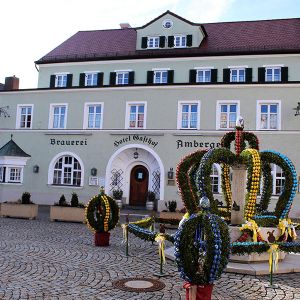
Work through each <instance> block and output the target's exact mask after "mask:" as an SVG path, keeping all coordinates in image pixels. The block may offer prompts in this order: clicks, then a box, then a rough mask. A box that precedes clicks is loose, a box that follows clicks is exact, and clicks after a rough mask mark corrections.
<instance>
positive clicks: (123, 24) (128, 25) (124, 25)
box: [120, 23, 131, 29]
mask: <svg viewBox="0 0 300 300" xmlns="http://www.w3.org/2000/svg"><path fill="white" fill-rule="evenodd" d="M120 27H121V29H127V28H131V26H130V24H129V23H120Z"/></svg>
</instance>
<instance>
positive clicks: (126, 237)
mask: <svg viewBox="0 0 300 300" xmlns="http://www.w3.org/2000/svg"><path fill="white" fill-rule="evenodd" d="M121 226H122V228H123V240H122V244H126V243H127V241H128V224H122V225H121Z"/></svg>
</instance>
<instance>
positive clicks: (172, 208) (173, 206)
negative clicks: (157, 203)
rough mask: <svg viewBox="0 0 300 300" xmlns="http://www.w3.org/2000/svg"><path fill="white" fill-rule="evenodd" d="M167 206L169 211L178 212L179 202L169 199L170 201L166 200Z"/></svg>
mask: <svg viewBox="0 0 300 300" xmlns="http://www.w3.org/2000/svg"><path fill="white" fill-rule="evenodd" d="M165 206H166V208H167V209H168V210H169V212H176V208H177V202H176V201H175V200H171V201H168V203H167V202H165Z"/></svg>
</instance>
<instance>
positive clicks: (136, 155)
mask: <svg viewBox="0 0 300 300" xmlns="http://www.w3.org/2000/svg"><path fill="white" fill-rule="evenodd" d="M133 158H134V159H138V158H139V153H138V152H137V148H135V151H134V152H133Z"/></svg>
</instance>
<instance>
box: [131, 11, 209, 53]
mask: <svg viewBox="0 0 300 300" xmlns="http://www.w3.org/2000/svg"><path fill="white" fill-rule="evenodd" d="M136 31H137V43H136V49H137V50H147V49H151V50H155V49H173V48H190V47H199V45H200V44H201V42H202V40H203V38H204V37H205V35H206V33H205V30H204V28H203V27H202V26H201V25H199V24H195V23H192V22H190V21H188V20H186V19H184V18H182V17H180V16H178V15H176V14H174V13H172V12H170V11H166V12H165V13H164V14H162V15H160V16H159V17H157V18H155V19H154V20H152V21H150V22H149V23H147V24H146V25H144V26H142V27H139V28H136Z"/></svg>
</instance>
